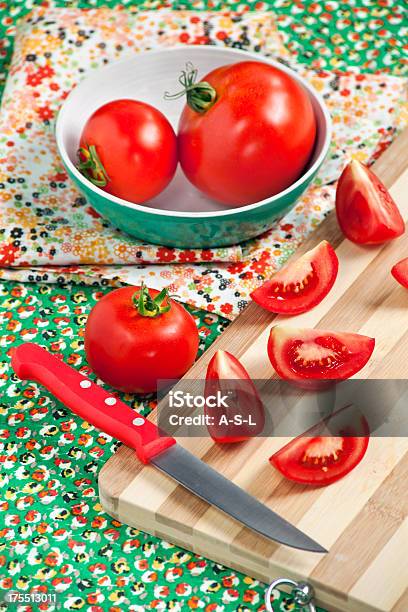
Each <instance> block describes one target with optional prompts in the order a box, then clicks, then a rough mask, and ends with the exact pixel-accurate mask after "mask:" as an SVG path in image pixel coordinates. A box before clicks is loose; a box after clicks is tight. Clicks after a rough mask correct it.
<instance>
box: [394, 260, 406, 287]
mask: <svg viewBox="0 0 408 612" xmlns="http://www.w3.org/2000/svg"><path fill="white" fill-rule="evenodd" d="M391 274H392V275H393V277H394V278H395V279H396V280H397V281H398V282H399V284H400V285H402V286H403V287H405V288H406V289H408V257H406V258H405V259H401V261H399V262H398V263H396V264H395V266H393V267H392V268H391Z"/></svg>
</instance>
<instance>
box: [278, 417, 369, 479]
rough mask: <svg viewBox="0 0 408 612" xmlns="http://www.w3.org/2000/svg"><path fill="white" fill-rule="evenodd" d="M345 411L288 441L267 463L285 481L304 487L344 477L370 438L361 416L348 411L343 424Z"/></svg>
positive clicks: (355, 462)
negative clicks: (348, 413)
mask: <svg viewBox="0 0 408 612" xmlns="http://www.w3.org/2000/svg"><path fill="white" fill-rule="evenodd" d="M347 410H348V407H346V408H343V409H342V410H339V411H338V412H337V413H335V414H333V415H332V416H331V417H329V418H328V419H325V420H324V421H321V422H320V423H318V424H317V425H314V426H313V427H311V428H310V429H309V430H308V431H306V432H305V433H304V434H302V435H300V436H298V437H297V438H295V439H294V440H291V441H290V442H289V443H288V444H286V445H285V446H284V447H283V448H281V449H280V450H278V451H277V452H276V453H274V454H273V455H272V456H271V457H270V459H269V461H270V462H271V464H272V465H273V466H274V467H275V468H276V469H277V470H279V472H280V473H281V474H282V475H283V476H284V477H285V478H287V479H289V480H293V481H295V482H299V483H301V484H305V485H315V486H323V485H328V484H331V483H332V482H335V481H336V480H339V479H340V478H343V476H346V474H348V473H349V472H351V470H352V469H354V468H355V467H356V465H358V464H359V463H360V461H361V460H362V458H363V457H364V455H365V453H366V450H367V447H368V441H369V435H370V431H369V427H368V423H367V421H366V419H365V417H364V416H363V415H360V417H356V415H355V414H354V415H353V414H352V413H351V412H350V416H349V419H350V420H349V423H347V416H346V411H347ZM344 417H345V418H344ZM337 421H339V423H338V424H337ZM331 434H333V435H331Z"/></svg>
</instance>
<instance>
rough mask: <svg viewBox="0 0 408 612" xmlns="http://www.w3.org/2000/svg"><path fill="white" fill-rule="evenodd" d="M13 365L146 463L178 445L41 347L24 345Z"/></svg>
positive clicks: (17, 371) (23, 377) (20, 375)
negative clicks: (129, 448) (132, 450)
mask: <svg viewBox="0 0 408 612" xmlns="http://www.w3.org/2000/svg"><path fill="white" fill-rule="evenodd" d="M11 365H12V367H13V369H14V371H15V373H16V374H17V376H19V377H20V378H22V379H23V380H33V381H35V382H38V383H40V384H41V385H43V386H44V387H46V389H48V390H49V391H50V392H51V393H52V394H53V395H55V397H57V398H58V399H59V400H60V401H61V402H62V403H63V404H65V406H67V407H68V408H70V409H71V410H72V412H75V414H77V415H78V416H80V417H82V418H83V419H85V420H86V421H88V423H92V425H95V427H97V428H98V429H101V430H102V431H104V432H105V433H107V434H109V435H110V436H112V437H114V438H116V439H117V440H120V441H121V442H123V443H124V444H126V445H127V446H130V447H131V448H134V449H135V451H136V454H137V456H138V457H139V459H140V461H142V462H143V463H149V461H150V460H151V459H152V458H153V457H155V456H156V455H158V454H160V453H161V452H163V451H164V450H166V449H167V448H169V447H170V446H172V445H173V444H175V443H176V440H175V439H174V438H172V437H170V436H168V437H167V436H165V435H164V436H161V435H160V434H161V433H162V432H160V430H159V429H158V427H156V425H155V424H154V423H152V422H151V421H148V420H147V419H145V418H144V417H142V416H141V415H140V414H137V412H135V411H134V410H132V409H131V408H130V407H129V406H127V405H126V404H124V403H123V402H121V401H120V400H119V399H117V398H116V397H114V396H112V395H111V394H110V393H107V392H106V391H105V390H104V389H102V388H101V387H99V386H98V385H96V384H95V383H93V382H91V381H90V380H89V378H86V377H85V376H83V375H82V374H80V373H79V372H77V371H76V370H74V369H73V368H71V367H70V366H68V365H67V364H66V363H64V362H63V361H62V360H61V359H59V358H58V357H55V356H54V355H51V353H49V352H48V351H47V350H45V349H44V348H42V347H41V346H39V345H38V344H34V343H32V342H26V343H24V344H20V346H18V347H17V348H16V349H14V352H13V354H12V358H11Z"/></svg>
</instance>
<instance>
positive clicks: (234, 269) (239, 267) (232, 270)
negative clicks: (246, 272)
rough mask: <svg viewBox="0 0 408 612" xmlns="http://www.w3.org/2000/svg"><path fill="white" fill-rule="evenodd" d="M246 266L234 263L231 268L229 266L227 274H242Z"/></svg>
mask: <svg viewBox="0 0 408 612" xmlns="http://www.w3.org/2000/svg"><path fill="white" fill-rule="evenodd" d="M244 267H245V264H244V263H242V262H241V263H233V264H231V265H230V266H228V268H227V272H229V273H230V274H239V273H240V272H242V270H243V269H244Z"/></svg>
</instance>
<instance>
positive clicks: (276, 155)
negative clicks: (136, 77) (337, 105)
mask: <svg viewBox="0 0 408 612" xmlns="http://www.w3.org/2000/svg"><path fill="white" fill-rule="evenodd" d="M196 72H197V71H196V70H194V68H193V67H192V66H188V67H187V70H186V71H185V72H184V73H183V76H182V77H181V79H180V81H181V82H182V83H183V85H184V86H185V88H186V90H185V92H186V94H187V104H186V106H185V108H184V110H183V113H182V115H181V118H180V123H179V129H178V146H179V160H180V163H181V166H182V169H183V171H184V173H185V175H186V177H187V178H188V179H189V181H191V183H193V185H195V186H196V187H197V188H198V189H199V190H200V191H202V192H203V193H205V194H206V195H207V196H208V197H210V198H213V199H214V200H217V201H219V202H221V203H223V204H228V205H230V206H242V205H244V204H251V203H253V202H257V201H259V200H263V199H264V198H267V197H268V196H271V195H274V194H276V193H278V192H280V191H282V190H283V189H285V188H286V187H289V185H291V184H292V183H293V182H294V181H296V180H297V179H298V178H299V177H300V175H301V174H302V171H303V169H304V168H305V165H306V164H307V162H308V160H309V158H310V155H311V153H312V150H313V145H314V142H315V137H316V120H315V116H314V112H313V108H312V104H311V101H310V98H309V96H308V94H307V92H306V91H305V90H304V89H303V88H302V87H301V85H299V84H298V83H297V82H296V81H295V80H294V79H293V78H292V77H291V76H290V75H288V74H286V72H283V71H282V70H279V69H278V68H275V67H274V66H271V65H270V64H266V63H263V62H256V61H247V62H239V63H236V64H231V65H228V66H222V67H220V68H217V69H216V70H213V71H212V72H210V73H209V74H208V75H207V76H206V77H204V80H203V81H201V82H199V83H196V84H195V85H194V81H195V77H196ZM180 95H181V94H176V96H173V97H177V96H180ZM167 97H168V98H169V97H172V96H169V95H168V94H167Z"/></svg>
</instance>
